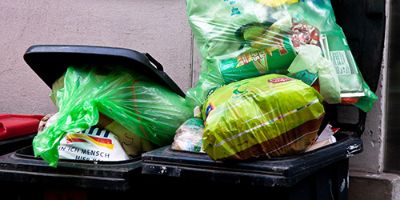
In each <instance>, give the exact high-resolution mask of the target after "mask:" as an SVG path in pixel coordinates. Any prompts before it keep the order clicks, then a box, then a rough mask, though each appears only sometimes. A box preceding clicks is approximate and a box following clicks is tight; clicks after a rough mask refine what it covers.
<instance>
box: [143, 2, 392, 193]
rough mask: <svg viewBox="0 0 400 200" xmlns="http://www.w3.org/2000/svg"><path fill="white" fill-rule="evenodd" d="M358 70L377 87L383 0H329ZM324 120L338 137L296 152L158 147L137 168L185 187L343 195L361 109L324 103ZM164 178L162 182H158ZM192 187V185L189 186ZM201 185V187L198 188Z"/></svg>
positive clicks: (357, 147)
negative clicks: (235, 159) (238, 157)
mask: <svg viewBox="0 0 400 200" xmlns="http://www.w3.org/2000/svg"><path fill="white" fill-rule="evenodd" d="M332 4H333V6H334V10H335V14H336V17H337V21H338V24H340V25H341V26H342V27H343V29H344V32H345V33H346V36H347V39H348V42H349V45H350V47H351V49H352V52H353V54H354V56H355V59H356V61H357V63H358V65H359V67H360V70H361V72H362V74H363V76H364V78H365V80H366V81H367V83H368V84H369V85H370V86H371V89H372V90H373V91H375V90H376V88H377V85H378V79H379V75H380V69H381V62H382V56H383V41H384V32H385V5H384V4H385V3H384V1H373V0H363V1H360V0H346V1H342V0H337V1H332ZM326 113H327V115H326V117H325V120H326V121H329V122H330V123H331V124H332V125H333V126H335V127H340V128H341V131H340V132H338V133H336V134H335V136H336V138H337V142H336V143H335V144H332V145H329V146H326V147H323V148H321V149H318V150H314V151H312V152H308V153H303V154H300V155H296V156H290V157H283V158H276V159H265V160H259V161H249V162H240V163H222V162H215V161H212V160H211V159H210V158H209V157H208V156H207V155H206V154H196V153H187V152H179V151H174V150H171V149H170V147H163V148H161V149H157V150H154V151H150V152H147V153H145V154H143V155H142V159H143V169H142V173H143V174H146V175H148V177H149V179H150V178H151V179H154V180H159V181H160V184H165V185H166V183H169V185H171V186H172V185H173V184H172V183H174V184H175V185H174V186H172V187H174V188H183V187H184V188H189V189H185V190H186V192H188V191H189V193H196V191H197V193H196V194H199V195H200V193H201V192H199V191H207V192H209V193H211V192H216V193H218V194H220V195H230V196H232V197H236V196H237V195H240V194H242V195H243V194H244V193H245V194H249V195H250V194H252V195H254V194H256V193H261V194H264V195H265V198H271V199H318V200H329V199H347V192H348V184H349V181H348V164H349V157H351V156H353V155H354V154H357V153H360V152H361V151H362V141H361V139H360V136H361V134H362V132H363V131H364V125H365V119H366V113H364V112H362V111H360V110H358V109H357V108H355V107H353V106H340V105H330V106H326ZM161 181H164V183H161ZM190 188H192V190H190ZM200 188H201V190H200Z"/></svg>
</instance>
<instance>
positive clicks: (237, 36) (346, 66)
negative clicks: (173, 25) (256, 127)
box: [187, 0, 377, 111]
mask: <svg viewBox="0 0 400 200" xmlns="http://www.w3.org/2000/svg"><path fill="white" fill-rule="evenodd" d="M187 13H188V16H189V23H190V25H191V28H192V31H193V33H194V36H195V39H196V42H197V47H198V48H199V49H200V53H201V57H202V66H201V67H202V68H201V73H200V78H199V82H198V83H197V85H196V87H194V88H192V89H191V90H189V91H188V93H187V96H188V99H189V100H190V101H191V102H192V103H193V104H195V105H201V104H202V103H204V101H205V100H206V98H207V96H208V94H209V93H210V92H212V91H213V90H215V89H216V88H218V87H221V86H222V85H225V84H229V83H231V82H235V81H239V80H242V79H246V78H251V77H256V76H260V75H263V74H270V73H279V74H287V73H288V72H287V69H288V67H289V66H290V64H291V63H292V61H293V60H294V59H295V58H296V56H297V53H298V50H299V48H300V47H302V46H303V45H315V46H317V47H319V48H320V49H321V52H322V53H323V56H324V58H325V59H326V60H327V61H328V62H331V63H332V64H327V65H331V66H333V67H334V68H335V70H336V72H337V73H336V76H337V77H333V78H334V79H338V80H339V83H340V84H339V85H340V86H339V87H340V88H339V89H337V90H340V97H341V103H355V104H356V106H358V107H359V108H361V109H362V110H364V111H369V110H370V109H371V108H372V105H373V103H374V102H375V101H376V99H377V97H376V96H375V95H374V94H373V92H371V91H370V89H369V87H368V86H367V84H366V83H365V81H364V80H363V78H362V75H361V73H360V72H359V70H358V68H357V65H356V63H355V61H354V58H353V55H352V54H351V52H350V48H349V46H348V44H347V41H346V38H345V35H344V33H343V31H342V29H341V28H340V27H339V26H338V25H337V24H336V19H335V16H334V13H333V10H332V6H331V3H330V0H320V1H315V0H302V1H298V0H246V1H244V0H207V1H200V0H187ZM325 63H326V62H325ZM324 69H325V72H328V71H329V70H326V68H324ZM331 74H332V73H331ZM324 75H326V73H325V74H324ZM333 75H335V74H333ZM324 78H326V77H324ZM325 80H326V79H325ZM326 83H328V82H324V84H326ZM333 86H334V87H337V85H333ZM327 88H331V87H330V86H326V85H324V87H322V88H321V90H326V89H327ZM321 92H322V94H323V95H325V94H328V92H329V91H321ZM326 99H327V100H330V99H331V98H330V97H328V98H326ZM337 101H338V100H334V99H333V100H332V101H331V102H337Z"/></svg>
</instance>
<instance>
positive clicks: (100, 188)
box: [0, 45, 184, 199]
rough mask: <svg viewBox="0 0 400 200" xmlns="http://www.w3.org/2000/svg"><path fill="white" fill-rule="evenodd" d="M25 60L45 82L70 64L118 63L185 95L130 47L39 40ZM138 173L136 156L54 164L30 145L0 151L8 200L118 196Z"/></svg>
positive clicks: (0, 177)
mask: <svg viewBox="0 0 400 200" xmlns="http://www.w3.org/2000/svg"><path fill="white" fill-rule="evenodd" d="M24 59H25V61H26V62H27V64H28V65H29V66H30V67H31V68H32V69H33V71H34V72H35V73H36V74H37V75H38V76H39V77H40V78H41V79H42V80H43V81H44V82H45V83H46V84H47V85H48V86H49V87H51V85H52V84H53V82H54V81H55V80H57V79H58V78H59V77H61V76H62V75H63V74H64V72H65V71H66V70H67V68H68V67H69V66H75V67H79V66H96V67H102V66H122V67H125V68H128V69H129V70H132V72H136V73H140V74H143V75H145V76H147V77H149V78H150V79H152V80H154V81H155V82H157V83H159V84H161V85H164V86H165V87H166V88H168V89H170V90H171V91H173V92H175V93H177V94H178V95H180V96H184V93H183V92H182V91H181V89H180V88H179V87H178V86H177V85H176V84H175V83H174V82H173V81H172V80H171V79H170V78H169V76H168V75H167V74H166V73H165V72H164V71H163V67H162V65H161V64H160V63H158V62H157V61H156V60H155V59H154V58H152V57H151V56H150V55H149V54H147V53H139V52H137V51H134V50H130V49H123V48H111V47H97V46H78V45H75V46H71V45H37V46H32V47H30V48H29V49H28V50H27V51H26V53H25V55H24ZM140 172H141V158H140V156H137V157H134V158H131V159H130V160H127V161H120V162H101V161H76V160H60V161H59V163H58V167H57V168H53V167H50V166H48V164H47V163H46V162H45V161H43V160H42V159H40V158H35V157H34V156H33V149H32V146H27V147H24V148H22V149H19V150H17V151H15V152H12V153H9V154H6V155H3V156H0V182H1V184H2V187H3V188H2V190H3V191H7V192H5V194H8V195H10V198H9V199H43V198H44V197H45V196H46V195H47V197H48V198H49V199H51V198H52V195H53V196H54V195H56V196H57V194H58V193H57V191H58V192H60V193H61V194H62V195H64V196H65V195H66V194H69V195H70V197H71V195H72V197H71V198H73V199H75V197H76V196H79V197H80V199H86V197H87V198H90V199H92V198H101V199H103V198H117V199H119V198H120V197H121V196H125V195H127V193H131V192H135V191H136V189H137V187H138V186H140V185H141V176H140V174H141V173H140ZM5 188H7V189H5ZM54 191H56V192H55V193H56V194H54ZM65 191H67V192H65ZM77 191H78V192H77ZM74 195H75V196H74ZM49 196H50V197H49ZM67 196H68V195H67Z"/></svg>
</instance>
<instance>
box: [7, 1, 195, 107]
mask: <svg viewBox="0 0 400 200" xmlns="http://www.w3.org/2000/svg"><path fill="white" fill-rule="evenodd" d="M185 6H186V5H185V1H182V0H168V1H165V0H151V1H150V0H147V1H143V0H120V1H105V0H85V1H79V0H57V1H51V0H35V1H31V0H1V1H0V24H1V29H0V113H29V114H30V113H49V112H54V111H55V108H54V106H53V105H52V103H51V102H50V100H49V98H48V93H49V91H50V90H49V89H48V87H47V86H46V85H45V84H44V83H43V82H42V81H41V80H40V79H39V78H38V77H37V76H36V74H35V73H34V72H33V71H32V70H31V69H30V68H29V67H28V66H27V65H26V64H25V62H24V61H23V58H22V56H23V54H24V51H25V50H26V49H27V48H28V47H29V46H30V45H34V44H87V45H104V46H115V47H125V48H131V49H136V50H138V51H142V52H149V53H150V54H151V55H152V56H153V57H155V58H156V59H157V60H159V62H161V63H162V64H163V65H164V68H165V71H166V72H167V73H168V74H169V75H170V76H171V77H172V79H173V80H175V81H176V82H177V83H178V85H179V86H180V87H181V88H182V89H183V90H185V91H186V90H187V89H188V88H189V87H190V85H191V82H192V69H191V68H192V67H191V63H192V46H191V45H192V42H191V33H190V28H189V26H188V24H187V20H186V19H187V18H186V11H185Z"/></svg>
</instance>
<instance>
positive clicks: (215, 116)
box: [33, 0, 377, 166]
mask: <svg viewBox="0 0 400 200" xmlns="http://www.w3.org/2000/svg"><path fill="white" fill-rule="evenodd" d="M187 13H188V17H189V22H190V25H191V28H192V31H193V33H194V36H195V39H196V42H197V46H198V48H199V50H200V53H201V58H202V64H201V74H200V78H199V82H198V84H197V85H196V86H195V87H194V88H192V89H190V90H189V91H188V92H187V96H186V99H184V98H183V97H180V96H178V95H177V94H175V93H174V92H172V91H170V90H168V89H166V88H164V87H163V86H161V85H159V84H157V83H155V82H153V81H152V80H151V79H148V78H147V77H145V76H143V75H141V74H139V73H132V72H130V71H127V70H124V69H122V68H117V67H114V66H109V67H108V68H107V67H106V68H104V67H102V68H98V67H96V66H88V67H79V68H78V67H74V66H71V67H69V68H68V70H67V72H66V73H65V74H64V76H62V77H61V78H59V79H58V80H57V81H56V82H55V83H54V84H53V87H52V94H51V98H52V100H53V102H54V103H55V104H56V105H57V107H58V109H59V110H58V113H57V114H55V115H53V116H51V117H49V116H47V117H45V118H44V119H43V123H42V127H44V128H43V130H42V131H41V132H39V134H38V135H37V136H36V137H35V139H34V141H33V147H34V153H35V155H36V156H40V157H42V158H43V159H44V160H46V161H47V162H48V163H49V164H50V165H51V166H56V165H57V161H58V158H59V157H60V158H63V159H78V160H102V161H120V160H127V159H129V158H130V157H134V156H137V155H140V153H142V152H145V151H149V150H151V149H154V148H156V147H160V146H164V145H168V144H171V143H172V142H173V143H172V145H171V148H172V149H174V150H179V151H189V152H197V153H204V152H205V153H207V154H208V155H209V156H210V157H211V158H212V159H214V160H247V159H255V158H265V157H266V158H271V157H276V156H287V155H294V154H298V153H302V152H306V151H312V150H315V149H317V148H320V147H322V146H325V145H329V144H332V143H334V142H336V139H335V137H334V133H336V132H337V131H338V129H337V128H333V127H332V126H331V125H329V124H328V125H327V126H325V125H324V126H323V127H321V126H322V121H323V119H324V116H325V109H324V106H325V105H326V104H351V105H355V106H356V107H358V108H359V109H361V110H362V111H364V112H368V111H369V110H371V108H372V106H373V104H374V102H375V101H376V100H377V97H376V95H375V94H374V93H373V92H372V91H371V90H370V89H369V87H368V85H367V84H366V83H365V81H364V79H363V77H362V75H361V73H360V71H359V69H358V67H357V65H356V63H355V60H354V57H353V55H352V53H351V51H350V48H349V46H348V44H347V41H346V37H345V35H344V33H343V31H342V29H341V28H340V26H339V25H337V24H336V21H335V16H334V13H333V9H332V6H331V3H330V1H329V0H320V1H313V0H302V1H299V0H249V1H243V0H208V1H199V0H187ZM46 121H47V122H46ZM44 124H45V125H44Z"/></svg>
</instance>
